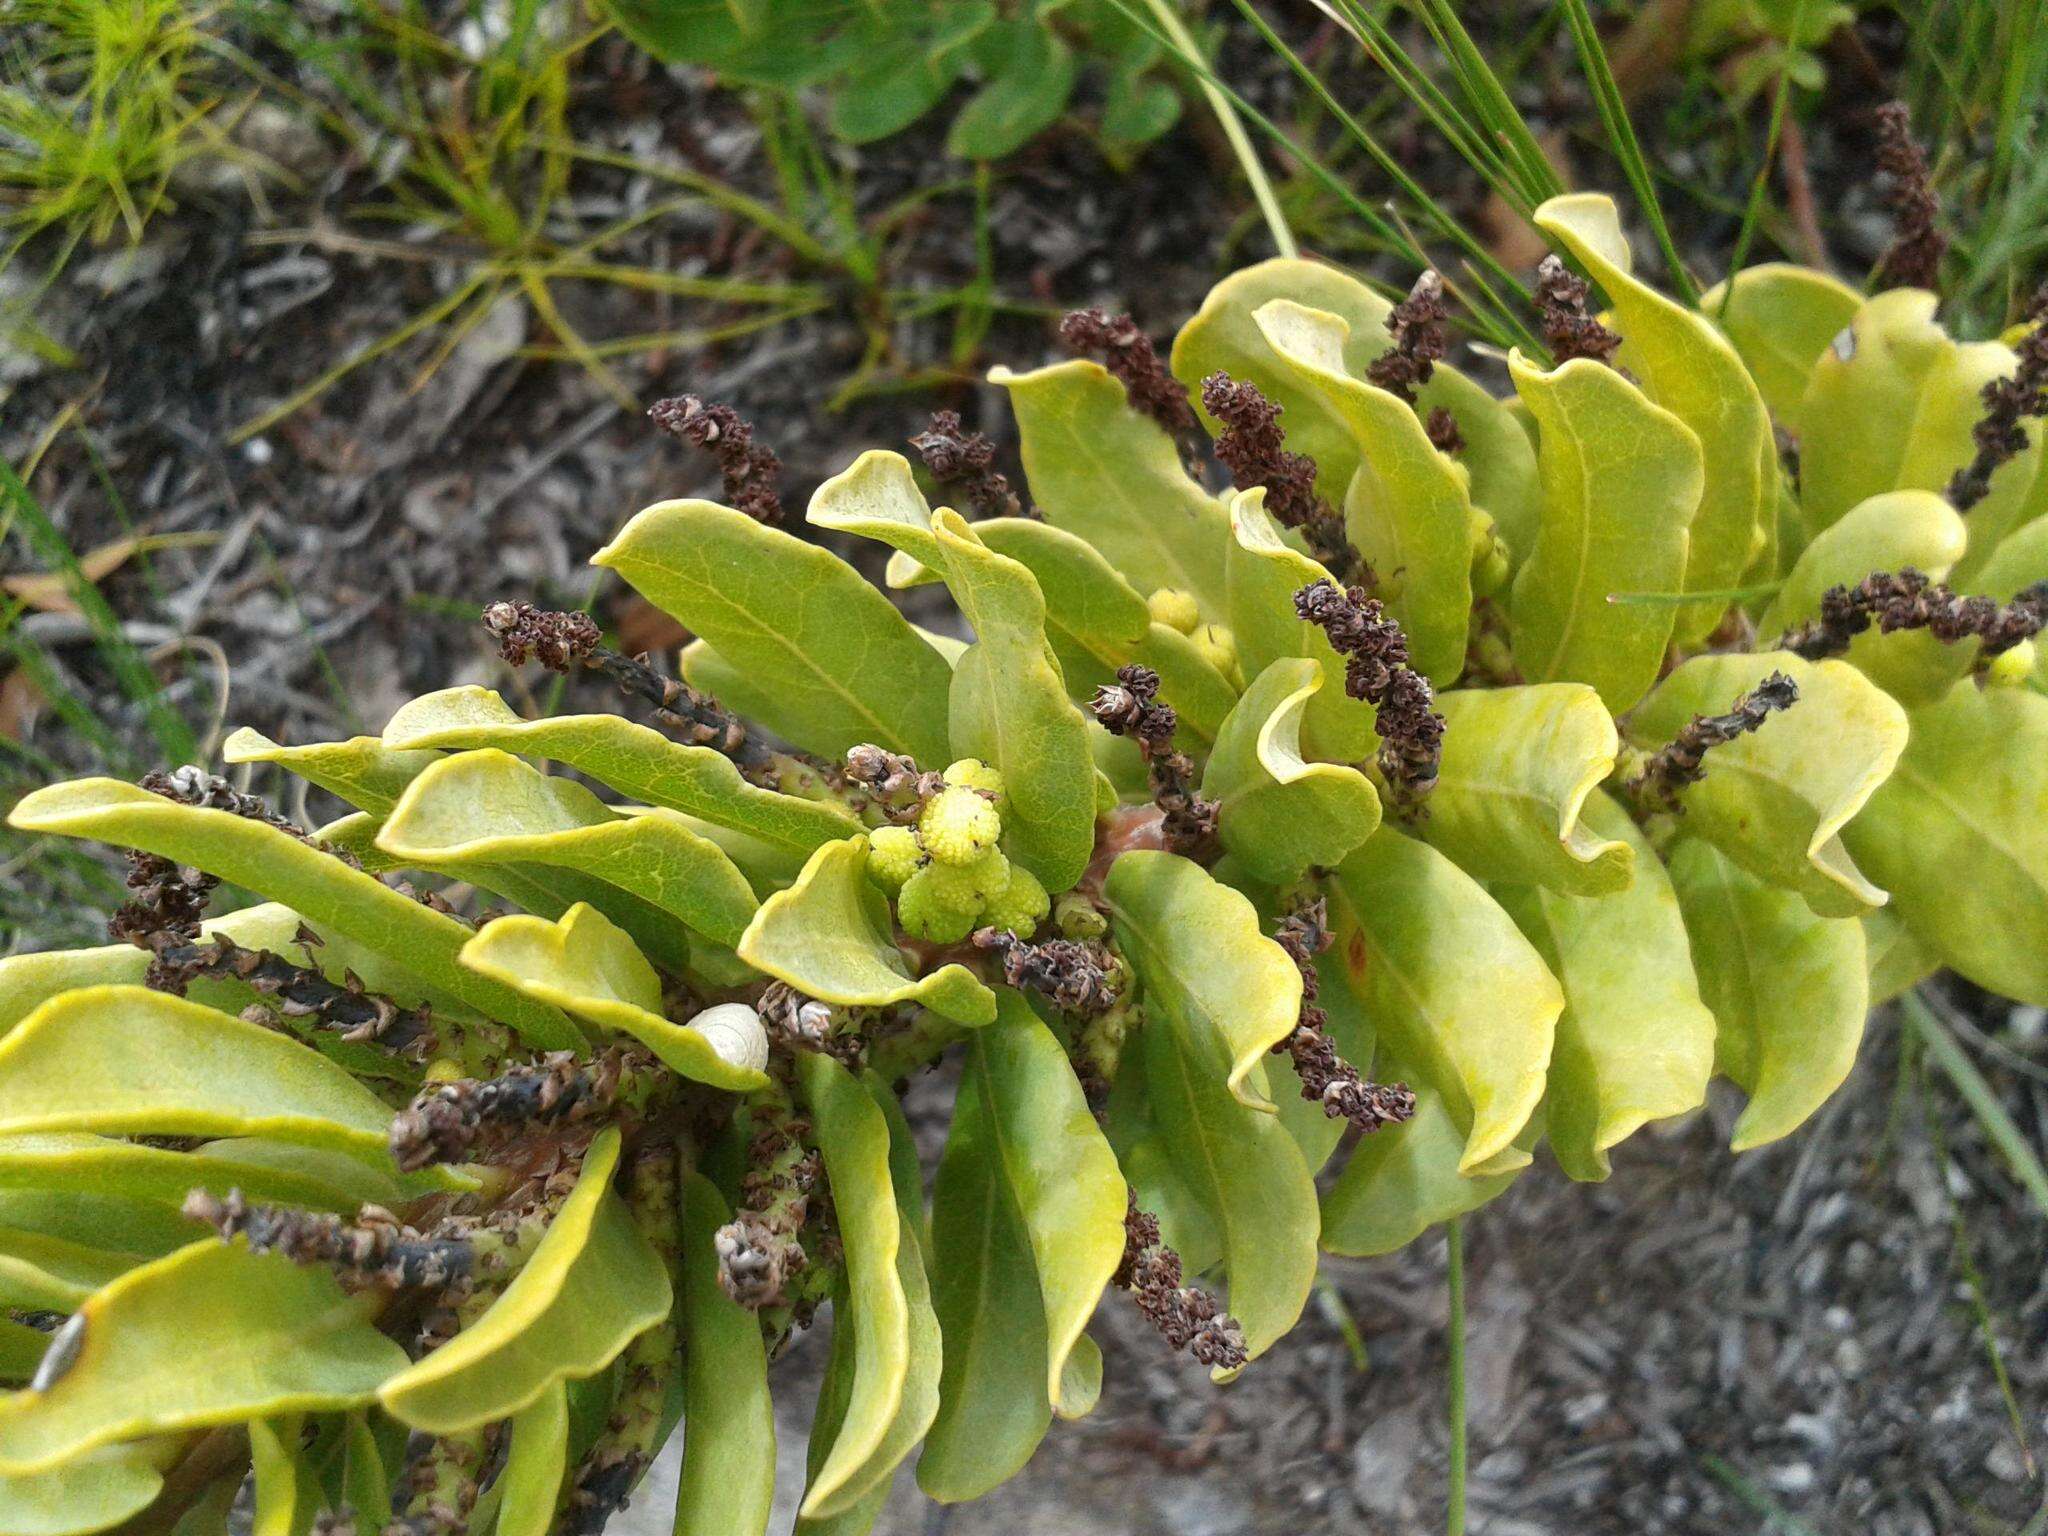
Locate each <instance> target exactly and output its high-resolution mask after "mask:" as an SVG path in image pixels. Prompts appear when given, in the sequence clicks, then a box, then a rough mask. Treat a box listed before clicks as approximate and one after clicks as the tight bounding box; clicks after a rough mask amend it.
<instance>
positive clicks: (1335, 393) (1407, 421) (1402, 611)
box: [1253, 299, 1487, 686]
mask: <svg viewBox="0 0 2048 1536" xmlns="http://www.w3.org/2000/svg"><path fill="white" fill-rule="evenodd" d="M1253 318H1254V319H1255V320H1256V321H1257V323H1258V326H1259V329H1260V331H1261V333H1263V334H1264V336H1265V338H1266V340H1267V342H1268V343H1269V344H1271V346H1272V348H1273V350H1274V351H1276V352H1278V353H1279V354H1280V356H1281V357H1282V358H1284V359H1285V360H1286V361H1287V363H1288V365H1289V366H1290V367H1292V368H1293V369H1294V370H1295V372H1296V374H1297V376H1298V377H1299V378H1300V379H1301V381H1302V383H1303V385H1304V386H1305V387H1307V388H1309V389H1312V390H1315V391H1317V392H1318V393H1319V394H1320V395H1321V396H1322V398H1323V401H1324V403H1325V404H1326V405H1327V406H1328V407H1329V408H1330V410H1331V412H1332V413H1333V414H1335V415H1336V416H1337V418H1338V419H1339V420H1341V421H1342V422H1343V423H1344V425H1345V426H1346V427H1347V428H1348V429H1349V430H1350V432H1351V435H1352V441H1353V442H1354V443H1356V444H1357V447H1358V454H1359V461H1358V469H1357V472H1356V473H1354V474H1353V475H1352V477H1351V484H1350V487H1349V488H1348V489H1347V491H1346V492H1345V496H1344V526H1345V531H1346V532H1347V533H1348V534H1349V535H1350V538H1351V542H1352V544H1353V545H1354V546H1356V547H1357V550H1358V552H1359V553H1360V554H1361V555H1363V556H1364V557H1365V558H1366V560H1367V561H1369V562H1370V563H1371V565H1372V568H1373V570H1374V571H1375V572H1376V573H1377V574H1378V577H1379V587H1378V589H1377V590H1378V591H1379V592H1380V593H1381V594H1382V595H1383V596H1384V597H1385V599H1386V603H1387V607H1388V609H1389V610H1390V611H1391V612H1392V613H1393V615H1394V617H1395V618H1397V619H1399V620H1400V621H1401V627H1402V628H1403V629H1404V630H1406V631H1407V634H1408V650H1409V654H1410V656H1411V657H1412V658H1413V661H1414V665H1415V669H1416V670H1417V671H1419V672H1421V673H1424V674H1425V675H1426V676H1428V677H1429V679H1430V680H1431V681H1432V682H1434V683H1436V684H1438V685H1439V686H1448V685H1449V684H1451V683H1452V682H1455V681H1456V680H1457V676H1458V674H1459V673H1460V672H1462V671H1463V670H1464V667H1465V631H1466V626H1467V621H1468V618H1469V616H1470V613H1471V608H1472V557H1473V551H1474V547H1475V538H1476V536H1477V534H1478V532H1479V531H1480V530H1482V529H1484V528H1485V527H1486V524H1487V519H1486V518H1485V516H1484V515H1483V514H1480V513H1476V512H1475V511H1474V510H1473V507H1472V497H1471V494H1470V490H1469V479H1470V477H1469V476H1468V475H1467V474H1466V473H1465V471H1464V470H1463V469H1462V468H1460V467H1459V466H1458V465H1457V464H1456V463H1455V462H1453V461H1452V460H1451V459H1450V458H1448V457H1446V456H1445V455H1444V454H1442V453H1439V452H1438V451H1437V449H1436V447H1435V446H1434V445H1433V444H1432V443H1431V442H1430V440H1429V434H1428V433H1427V432H1425V431H1424V430H1423V426H1422V419H1421V418H1420V417H1419V416H1417V415H1416V414H1415V412H1414V410H1413V409H1412V408H1411V407H1410V406H1408V405H1407V404H1406V403H1405V402H1403V401H1402V400H1400V399H1398V398H1396V397H1395V396H1393V395H1391V394H1389V393H1387V391H1385V390H1383V389H1380V388H1378V387H1377V386H1375V385H1372V384H1368V383H1366V382H1365V381H1364V380H1362V379H1357V378H1353V377H1352V376H1351V375H1350V374H1349V373H1347V372H1345V370H1344V346H1345V341H1346V339H1347V337H1348V336H1349V334H1350V328H1349V326H1348V325H1347V324H1346V322H1345V320H1344V319H1343V317H1342V316H1340V315H1333V314H1330V313H1328V312H1327V311H1323V310H1315V309H1304V308H1303V307H1302V306H1301V305H1299V304H1296V303H1294V302H1293V301H1292V300H1288V299H1275V300H1273V301H1271V302H1270V303H1268V304H1266V305H1264V306H1263V307H1261V308H1260V310H1259V311H1258V313H1257V314H1256V315H1255V316H1254V317H1253Z"/></svg>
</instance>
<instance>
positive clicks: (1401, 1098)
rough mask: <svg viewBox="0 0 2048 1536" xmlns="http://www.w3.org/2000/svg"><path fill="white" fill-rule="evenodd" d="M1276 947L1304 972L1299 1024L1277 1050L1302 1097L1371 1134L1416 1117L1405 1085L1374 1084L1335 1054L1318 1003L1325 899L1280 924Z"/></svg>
mask: <svg viewBox="0 0 2048 1536" xmlns="http://www.w3.org/2000/svg"><path fill="white" fill-rule="evenodd" d="M1273 938H1274V941H1275V942H1276V943H1277V944H1279V946H1280V947H1281V948H1282V949H1284V950H1286V951H1287V954H1288V957H1289V958H1290V959H1292V960H1293V961H1294V964H1295V967H1296V969H1298V970H1299V971H1300V972H1301V1018H1300V1021H1299V1022H1298V1023H1297V1024H1296V1025H1295V1026H1294V1032H1293V1033H1292V1034H1290V1035H1289V1036H1288V1037H1287V1038H1286V1039H1285V1040H1282V1041H1281V1042H1280V1043H1279V1044H1278V1045H1276V1046H1274V1047H1273V1050H1274V1052H1275V1054H1278V1053H1279V1052H1282V1051H1285V1052H1286V1053H1287V1054H1288V1056H1289V1057H1290V1058H1292V1060H1293V1062H1294V1072H1295V1076H1297V1077H1299V1078H1300V1079H1301V1096H1302V1097H1303V1098H1304V1099H1307V1100H1308V1101H1309V1102H1310V1103H1311V1104H1320V1105H1322V1107H1323V1113H1324V1114H1325V1115H1327V1116H1329V1118H1330V1119H1332V1120H1349V1121H1350V1122H1351V1123H1352V1124H1353V1125H1355V1126H1357V1127H1358V1129H1359V1130H1361V1131H1364V1132H1367V1133H1370V1132H1373V1131H1377V1130H1379V1129H1380V1128H1382V1127H1383V1126H1389V1125H1398V1124H1400V1123H1401V1122H1402V1121H1403V1120H1407V1119H1410V1118H1412V1117H1413V1116H1414V1114H1415V1094H1414V1093H1413V1091H1412V1090H1410V1089H1409V1088H1408V1087H1407V1086H1406V1085H1405V1084H1402V1083H1374V1082H1369V1081H1367V1080H1366V1078H1365V1077H1364V1075H1363V1074H1361V1073H1360V1072H1359V1070H1358V1068H1356V1067H1354V1066H1353V1065H1351V1063H1350V1062H1348V1061H1346V1060H1345V1059H1344V1058H1343V1057H1342V1056H1340V1055H1338V1054H1337V1048H1336V1046H1335V1045H1334V1044H1333V1043H1332V1042H1331V1040H1330V1037H1329V1034H1328V1033H1327V1028H1328V1025H1329V1022H1330V1019H1329V1015H1328V1014H1327V1013H1326V1012H1325V1011H1324V1010H1323V1008H1322V1007H1321V1005H1320V1004H1319V1003H1318V1002H1317V998H1318V996H1319V995H1320V993H1321V990H1322V980H1321V978H1320V977H1319V976H1318V975H1317V974H1316V967H1315V957H1316V956H1317V955H1318V954H1320V953H1321V952H1322V951H1323V950H1325V949H1327V948H1328V947H1329V944H1330V924H1329V910H1328V907H1327V905H1326V903H1325V902H1324V900H1323V898H1321V897H1320V896H1319V897H1317V898H1316V899H1315V900H1314V901H1311V902H1308V903H1306V904H1305V905H1303V906H1300V907H1297V908H1296V909H1295V910H1294V911H1292V912H1290V913H1288V914H1287V916H1286V917H1284V918H1282V919H1281V921H1280V928H1279V931H1278V932H1276V933H1275V934H1274V935H1273Z"/></svg>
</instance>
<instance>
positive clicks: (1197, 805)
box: [1088, 665, 1216, 856]
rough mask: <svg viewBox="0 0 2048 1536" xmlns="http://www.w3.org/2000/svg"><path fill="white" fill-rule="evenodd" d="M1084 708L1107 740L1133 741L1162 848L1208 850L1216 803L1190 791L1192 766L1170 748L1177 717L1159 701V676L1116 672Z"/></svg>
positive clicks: (1145, 670)
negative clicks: (1125, 738) (1148, 788)
mask: <svg viewBox="0 0 2048 1536" xmlns="http://www.w3.org/2000/svg"><path fill="white" fill-rule="evenodd" d="M1088 707H1089V709H1090V710H1091V711H1092V712H1093V714H1094V716H1095V718H1096V720H1097V721H1098V722H1099V723H1100V724H1101V726H1102V728H1103V729H1104V730H1106V731H1108V732H1109V733H1110V734H1111V735H1112V736H1129V737H1131V738H1133V739H1134V740H1135V741H1136V742H1137V743H1138V751H1139V752H1140V753H1141V754H1143V756H1144V758H1145V767H1146V770H1147V773H1148V774H1149V776H1150V778H1151V781H1152V801H1153V803H1154V804H1155V805H1157V806H1158V807H1159V809H1160V811H1161V813H1162V820H1161V823H1160V835H1161V837H1162V838H1163V839H1164V841H1165V844H1166V846H1167V848H1168V849H1170V850H1172V851H1173V852H1175V853H1184V854H1190V855H1195V856H1200V855H1202V854H1205V853H1208V852H1211V851H1213V849H1214V845H1215V841H1216V802H1215V801H1214V800H1204V799H1203V798H1202V797H1201V795H1200V794H1198V793H1197V792H1196V790H1195V764H1194V760H1193V759H1192V758H1190V757H1189V756H1188V755H1187V754H1186V753H1185V752H1179V751H1176V750H1174V746H1173V731H1174V727H1175V726H1176V725H1177V724H1178V723H1179V717H1178V716H1176V715H1175V714H1174V712H1173V707H1172V706H1171V705H1168V704H1162V703H1161V702H1160V701H1159V674H1158V673H1157V672H1154V671H1153V670H1152V669H1151V668H1150V667H1141V666H1136V665H1132V666H1125V667H1119V668H1117V673H1116V681H1115V682H1114V683H1105V684H1103V685H1102V686H1101V687H1100V688H1098V689H1096V690H1095V697H1094V698H1093V699H1092V700H1090V701H1089V705H1088Z"/></svg>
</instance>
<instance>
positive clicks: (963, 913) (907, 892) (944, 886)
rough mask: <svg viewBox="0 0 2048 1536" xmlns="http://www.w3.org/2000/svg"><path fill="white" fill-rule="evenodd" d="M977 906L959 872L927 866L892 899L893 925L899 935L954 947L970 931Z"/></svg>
mask: <svg viewBox="0 0 2048 1536" xmlns="http://www.w3.org/2000/svg"><path fill="white" fill-rule="evenodd" d="M980 915H981V902H980V900H979V898H978V897H976V895H975V893H974V888H973V884H972V882H971V881H969V880H967V879H966V878H965V877H964V875H963V872H962V871H961V870H959V869H957V868H954V867H952V866H949V865H945V864H927V865H925V866H924V868H922V869H920V870H919V871H918V872H917V873H916V874H914V875H912V876H911V877H910V878H909V879H908V880H906V881H905V882H904V883H903V891H902V893H901V894H900V895H899V896H897V898H896V921H897V922H899V923H901V924H902V925H903V931H904V932H905V933H908V934H911V935H912V936H914V937H916V938H920V939H928V940H930V941H931V942H932V943H934V944H957V943H959V942H960V941H961V940H962V939H964V938H966V937H967V935H968V934H970V933H972V932H973V931H974V924H975V920H976V919H977V918H978V917H980Z"/></svg>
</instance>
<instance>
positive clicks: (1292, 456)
mask: <svg viewBox="0 0 2048 1536" xmlns="http://www.w3.org/2000/svg"><path fill="white" fill-rule="evenodd" d="M1202 409H1203V410H1205V411H1207V412H1208V413H1209V414H1210V415H1211V416H1213V417H1215V418H1216V420H1217V421H1218V422H1220V423H1221V424H1222V426H1223V430H1222V432H1220V433H1219V434H1218V435H1217V438H1216V458H1217V460H1218V461H1219V462H1220V463H1221V464H1222V465H1223V467H1224V468H1225V469H1227V470H1229V471H1230V483H1231V484H1232V485H1234V486H1236V487H1237V488H1238V489H1239V490H1240V491H1244V490H1249V489H1251V488H1252V487H1253V486H1264V487H1265V488H1266V510H1267V511H1268V512H1270V513H1272V514H1273V518H1274V521H1276V522H1278V523H1279V524H1280V525H1281V526H1283V527H1286V528H1294V529H1298V530H1300V533H1301V536H1302V537H1303V538H1305V539H1306V540H1308V546H1309V548H1310V550H1312V551H1313V552H1314V554H1315V557H1316V558H1317V559H1318V560H1320V561H1321V562H1322V563H1323V564H1324V565H1326V566H1328V567H1329V568H1330V569H1331V570H1333V571H1350V570H1353V569H1355V568H1356V567H1357V566H1358V564H1359V563H1360V562H1359V559H1358V552H1357V551H1356V550H1354V549H1353V548H1352V547H1351V545H1350V543H1349V541H1347V540H1346V538H1345V537H1344V519H1343V516H1342V515H1341V514H1340V513H1339V512H1338V511H1337V509H1336V508H1335V507H1333V506H1331V505H1330V503H1329V502H1328V501H1326V500H1325V499H1324V498H1323V497H1321V496H1319V495H1317V494H1316V461H1315V460H1314V459H1312V458H1310V457H1309V456H1308V455H1307V454H1304V453H1295V452H1292V451H1291V450H1290V449H1289V448H1288V447H1287V438H1286V434H1285V433H1284V432H1283V431H1282V429H1281V426H1280V416H1281V407H1280V406H1279V405H1277V404H1275V403H1274V402H1273V401H1272V400H1269V399H1267V398H1266V396H1265V395H1264V394H1263V393H1262V392H1261V391H1260V389H1259V387H1258V386H1257V385H1256V384H1251V383H1247V382H1244V381H1241V380H1238V379H1233V378H1232V377H1231V376H1230V375H1229V374H1227V373H1224V372H1222V371H1220V370H1219V371H1218V372H1215V373H1212V374H1210V375H1209V376H1208V377H1207V378H1206V379H1204V380H1202Z"/></svg>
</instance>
